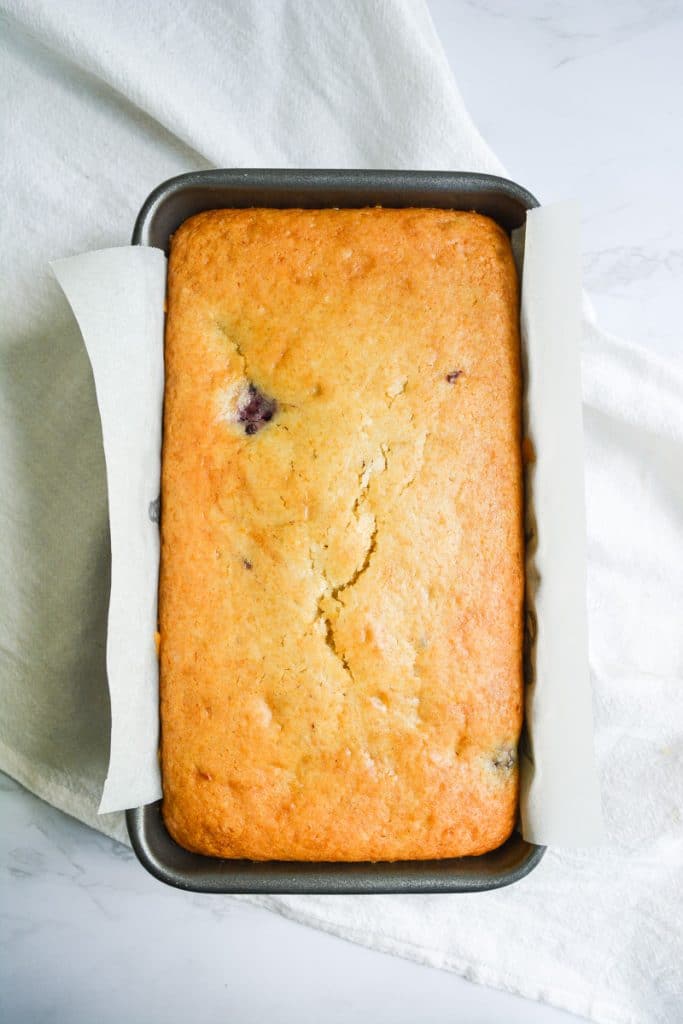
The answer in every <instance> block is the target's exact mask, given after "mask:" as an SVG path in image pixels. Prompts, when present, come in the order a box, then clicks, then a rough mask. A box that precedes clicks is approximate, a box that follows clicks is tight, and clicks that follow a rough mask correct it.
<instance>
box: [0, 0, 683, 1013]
mask: <svg viewBox="0 0 683 1024" xmlns="http://www.w3.org/2000/svg"><path fill="white" fill-rule="evenodd" d="M430 8H431V11H432V15H433V18H434V21H435V24H436V26H437V29H438V31H439V33H440V35H441V38H442V40H443V43H444V47H445V49H446V52H447V55H448V57H449V59H450V61H451V63H452V65H453V67H454V69H456V70H457V78H458V82H459V84H460V87H461V89H462V91H463V93H464V97H465V101H466V103H467V104H468V106H469V108H470V111H471V113H472V115H473V117H474V120H475V122H476V123H477V124H478V126H479V128H480V129H481V131H482V133H483V135H484V136H485V138H486V139H487V141H488V142H489V143H490V144H491V146H492V147H493V148H494V150H495V151H496V152H497V153H498V155H499V156H500V158H501V159H502V160H503V162H504V163H505V165H506V167H507V170H508V173H509V175H510V177H512V178H514V179H516V180H518V181H519V182H521V183H522V184H525V185H526V186H527V187H528V188H530V189H531V191H533V192H535V193H536V195H537V196H538V197H539V198H540V199H541V200H544V201H549V200H553V199H561V198H569V197H572V198H578V199H579V200H580V201H581V203H582V206H583V211H584V216H583V228H584V252H585V262H584V269H585V284H586V287H587V289H588V291H589V293H590V295H591V298H592V300H593V302H594V305H595V306H596V309H597V311H598V314H599V318H600V320H601V322H602V324H603V326H605V327H606V328H607V329H608V330H611V331H613V332H614V333H616V334H620V335H622V336H625V337H627V338H630V339H632V340H633V341H635V342H638V343H639V344H642V345H644V346H647V347H649V348H651V349H652V350H653V351H656V352H659V353H660V354H663V355H666V356H669V357H674V358H677V359H680V350H679V344H678V339H679V333H680V326H679V325H680V323H681V315H682V314H683V292H682V291H681V289H680V284H679V282H680V275H681V271H682V270H683V204H681V203H680V201H679V200H678V196H677V192H676V187H677V185H678V178H679V177H680V168H681V167H682V166H683V136H682V135H681V132H680V126H679V120H680V115H679V114H678V112H677V110H676V104H677V100H676V96H677V95H681V93H682V91H683V90H682V86H683V83H682V82H681V71H680V70H679V54H680V52H681V51H682V50H683V6H681V4H680V3H676V2H671V3H667V2H659V3H654V2H647V0H643V2H635V0H627V2H614V0H611V2H606V3H602V4H595V3H593V2H592V0H573V2H572V3H568V2H560V0H554V2H542V0H522V2H520V3H516V4H511V3H509V2H508V0H470V2H464V0H431V2H430ZM0 820H1V821H2V827H1V828H0V945H1V946H2V953H1V954H0V1017H1V1018H2V1019H3V1020H7V1021H8V1022H12V1024H14V1022H16V1024H30V1022H44V1021H45V1022H49V1021H54V1022H65V1021H69V1022H70V1024H80V1022H86V1021H87V1022H90V1021H92V1020H98V1021H99V1022H100V1024H108V1022H114V1021H117V1022H118V1021H120V1020H122V1019H126V1020H128V1021H130V1022H133V1024H135V1022H138V1021H139V1022H150V1024H153V1022H156V1021H164V1024H175V1022H181V1021H182V1022H185V1021H187V1020H188V1019H190V1020H196V1021H198V1022H200V1024H201V1022H204V1021H214V1020H216V1021H218V1020H225V1019H228V1018H229V1017H231V1018H233V1019H235V1020H237V1021H239V1022H251V1021H262V1020H273V1021H277V1022H287V1021H297V1022H298V1024H306V1022H308V1021H314V1020H315V1021H318V1020H325V1021H327V1022H332V1024H334V1022H341V1021H348V1020H350V1019H352V1018H353V1019H358V1020H368V1021H370V1020H371V1021H373V1022H375V1024H381V1022H384V1021H386V1022H389V1021H392V1022H398V1024H401V1022H408V1021H411V1022H412V1021H417V1020H419V1021H421V1022H424V1024H429V1022H441V1021H444V1022H445V1021H449V1022H451V1021H463V1022H467V1024H489V1022H494V1021H495V1022H498V1021H500V1020H502V1019H505V1020H507V1021H508V1022H509V1024H515V1022H520V1024H521V1022H522V1021H524V1022H529V1024H535V1022H538V1024H560V1022H561V1021H566V1022H569V1021H570V1020H571V1019H576V1018H571V1016H570V1015H568V1014H565V1013H561V1012H559V1011H557V1010H554V1009H552V1008H549V1007H545V1006H542V1005H537V1004H529V1003H526V1002H524V1001H522V1000H520V999H517V998H516V997H514V996H509V995H505V994H503V993H498V992H493V991H490V990H486V989H483V988H478V987H476V986H474V985H471V984H469V983H468V982H467V981H465V980H463V979H461V978H458V977H456V976H454V975H449V974H447V973H445V972H440V971H436V970H432V969H428V968H423V967H419V966H416V965H414V964H411V963H407V962H405V961H402V960H399V959H395V958H393V957H389V956H384V955H382V954H378V953H375V952H372V951H369V950H365V949H362V948H360V947H357V946H354V945H351V944H348V943H345V942H343V941H341V940H338V939H335V938H332V937H330V936H327V935H324V934H321V933H319V932H316V931H313V930H310V929H307V928H304V927H302V926H300V925H298V924H295V923H292V922H289V921H286V920H284V919H282V918H280V917H277V916H276V915H273V914H270V913H269V912H267V911H264V910H261V909H257V908H254V907H252V906H249V905H247V904H245V903H243V902H240V901H239V900H234V899H229V898H223V897H201V896H196V895H189V894H184V893H180V892H177V891H174V890H171V889H166V888H165V887H163V886H161V885H159V884H158V883H155V882H154V881H153V880H152V879H151V878H150V877H148V876H147V875H146V874H145V873H144V872H143V871H142V869H141V868H139V866H138V865H137V863H136V861H135V860H134V858H133V855H132V853H131V852H130V851H129V850H128V849H126V848H123V847H121V846H119V845H117V844H116V843H113V842H112V841H110V840H109V839H107V838H106V837H104V836H101V835H99V834H97V833H95V832H93V831H91V830H90V829H87V828H85V827H84V826H82V825H80V824H78V823H77V822H75V821H72V820H71V819H69V818H67V817H65V816H64V815H62V814H60V813H59V812H57V811H55V810H53V809H52V808H50V807H48V806H47V805H45V804H43V803H42V802H41V801H39V800H37V799H35V798H34V797H32V796H31V795H30V794H28V793H26V792H25V791H23V790H22V789H21V788H20V787H18V786H17V785H16V784H15V783H13V782H12V781H11V780H9V779H7V778H3V777H0ZM190 977H191V978H192V984H191V985H190V984H188V982H187V979H188V978H190Z"/></svg>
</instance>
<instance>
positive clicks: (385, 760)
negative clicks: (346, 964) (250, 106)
mask: <svg viewBox="0 0 683 1024" xmlns="http://www.w3.org/2000/svg"><path fill="white" fill-rule="evenodd" d="M518 318H519V312H518V283H517V279H516V274H515V267H514V263H513V258H512V254H511V249H510V243H509V240H508V238H507V236H506V235H505V233H504V232H503V231H502V230H501V228H499V227H498V226H497V225H496V224H495V223H494V222H493V221H492V220H489V219H488V218H486V217H483V216H480V215H478V214H475V213H462V212H453V211H448V210H431V209H402V210H389V209H380V208H376V209H362V210H336V209H327V210H296V209H287V210H274V209H248V210H214V211H211V212H207V213H201V214H199V215H197V216H195V217H192V218H191V219H190V220H188V221H186V222H185V223H184V224H183V225H182V227H181V228H180V229H179V230H178V232H177V233H176V234H175V236H174V237H173V240H172V246H171V254H170V265H169V276H168V316H167V327H166V390H165V408H164V440H163V470H162V506H161V507H162V513H161V532H162V557H161V579H160V594H159V602H160V604H159V608H160V611H159V616H160V627H159V628H160V634H161V641H160V657H161V737H162V738H161V757H162V777H163V790H164V799H163V815H164V819H165V822H166V825H167V828H168V830H169V832H170V833H171V835H172V836H173V837H174V838H175V839H176V840H177V842H178V843H180V844H181V845H182V846H184V847H186V848H187V849H190V850H194V851H197V852H200V853H203V854H211V855H214V856H218V857H228V858H249V859H253V860H271V859H273V860H307V861H365V860H367V861H378V860H388V861H391V860H412V859H426V858H443V857H457V856H462V855H465V854H480V853H483V852H485V851H487V850H491V849H492V848H495V847H496V846H498V845H500V844H501V843H502V842H503V841H504V840H505V839H506V838H507V836H508V835H509V833H510V832H511V830H512V828H513V826H514V823H515V819H516V812H517V793H518V773H517V742H518V738H519V732H520V726H521V718H522V611H523V589H524V576H523V536H522V472H521V452H520V447H521V446H520V392H521V386H520V356H519V330H518Z"/></svg>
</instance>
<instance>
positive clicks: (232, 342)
mask: <svg viewBox="0 0 683 1024" xmlns="http://www.w3.org/2000/svg"><path fill="white" fill-rule="evenodd" d="M216 327H217V328H218V330H219V331H220V332H221V334H222V335H223V337H224V338H225V340H226V341H227V342H228V343H229V344H230V345H232V347H233V348H234V350H235V354H236V356H237V357H238V359H241V360H242V373H243V374H244V376H245V377H246V378H247V380H251V374H250V373H249V366H248V364H247V357H246V356H245V354H244V352H243V351H242V348H241V346H240V343H239V342H238V341H237V340H236V339H235V336H234V334H233V333H232V332H231V331H229V330H228V328H227V327H226V326H225V324H223V323H221V322H220V321H219V320H217V321H216Z"/></svg>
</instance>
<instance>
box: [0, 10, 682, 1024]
mask: <svg viewBox="0 0 683 1024" xmlns="http://www.w3.org/2000/svg"><path fill="white" fill-rule="evenodd" d="M0 9H2V10H3V12H4V13H3V15H2V33H1V36H2V39H1V41H0V46H1V47H2V61H1V63H0V81H1V82H2V89H3V97H4V103H3V115H2V132H3V138H2V152H3V169H4V175H5V180H4V187H3V199H4V201H5V209H4V210H3V216H2V218H0V252H2V253H3V256H4V260H3V284H4V286H5V297H4V301H3V310H2V324H1V331H2V338H1V341H0V352H1V359H2V369H1V371H0V430H1V432H2V433H1V437H2V443H1V444H0V480H1V485H0V536H1V537H2V540H1V541H0V573H1V578H2V588H1V589H0V602H1V606H0V665H1V666H2V667H1V671H0V701H1V706H2V720H1V721H0V766H1V767H3V768H5V769H6V770H7V771H9V772H10V773H11V774H13V775H14V776H15V777H16V778H18V779H19V780H20V781H22V782H23V783H24V784H25V785H27V786H28V787H30V788H31V789H32V790H33V791H34V792H36V793H38V794H39V795H41V796H43V797H45V798H46V799H48V800H50V801H51V802H53V803H55V804H56V805H57V806H59V807H61V808H63V809H64V810H66V811H68V812H69V813H71V814H74V815H76V816H77V817H79V818H81V819H82V820H83V821H86V822H88V823H89V824H91V825H93V826H94V827H96V828H101V829H102V830H104V831H106V832H108V833H109V834H110V835H115V836H116V837H117V838H120V839H124V838H125V835H124V830H123V825H122V820H121V817H120V816H117V815H112V816H107V817H105V818H98V817H97V815H96V807H97V803H98V800H99V796H100V793H101V788H102V783H103V781H104V776H105V772H106V763H107V754H108V750H107V746H108V735H109V711H108V703H107V700H108V698H107V687H106V680H105V674H104V643H105V637H104V628H105V621H106V610H107V594H108V585H109V578H108V574H109V569H108V544H109V540H108V532H107V509H106V485H105V476H104V465H103V456H102V447H101V435H100V427H99V421H98V414H97V406H96V403H95V395H94V388H93V383H92V376H91V372H90V368H89V364H88V360H87V357H86V355H85V351H84V349H83V346H82V343H81V340H80V337H79V334H78V330H77V328H76V326H75V322H74V320H73V318H72V315H71V313H70V312H69V309H68V307H67V305H66V302H65V300H64V298H63V297H62V295H61V293H60V292H59V289H58V287H57V285H56V282H55V281H54V280H53V279H52V278H51V276H50V274H49V271H48V267H47V263H48V261H49V260H50V259H54V258H57V257H60V256H67V255H69V254H71V253H75V252H81V251H85V250H89V249H98V248H105V247H108V246H112V245H121V244H125V243H126V242H127V241H128V238H129V235H130V231H131V228H132V224H133V220H134V217H135V214H136V212H137V209H138V208H139V206H140V204H141V202H142V200H143V199H144V197H145V196H146V195H147V193H148V192H149V191H150V190H151V189H152V188H153V187H154V185H156V184H157V183H158V182H159V181H161V180H163V179H164V178H167V177H169V176H171V175H173V174H176V173H179V172H181V171H185V170H191V169H195V168H202V167H207V166H212V165H218V166H249V165H260V166H320V167H324V166H327V167H330V166H339V167H352V166H358V167H416V168H435V169H440V168H443V169H469V170H484V171H492V172H494V173H495V172H498V173H499V172H500V171H501V168H500V165H499V163H498V161H497V160H496V159H495V157H494V156H493V155H492V154H491V152H490V151H489V150H488V149H487V147H486V146H485V144H484V143H483V141H482V139H481V138H480V136H479V135H478V133H477V132H476V130H475V128H474V127H473V125H472V123H471V121H470V119H469V117H468V115H467V113H466V111H465V109H464V107H463V104H462V100H461V98H460V96H459V93H458V91H457V88H456V86H455V83H454V82H453V80H452V78H451V76H450V72H449V70H448V66H447V62H446V60H445V57H444V55H443V53H442V51H441V49H440V47H439V44H438V41H437V39H436V37H435V34H434V31H433V28H432V26H431V23H430V20H429V16H428V14H427V12H426V10H425V7H424V5H423V3H422V2H416V0H403V2H400V0H394V2H372V3H371V2H369V0H367V2H363V0H348V2H345V3H340V4H331V3H330V4H328V3H322V2H318V3H304V2H296V0H290V2H280V0H269V2H267V3H257V2H254V3H240V2H233V3H232V4H225V3H219V2H215V3H211V2H208V0H201V2H197V3H193V4H188V3H186V2H185V0H182V2H181V0H165V2H162V3H159V4H150V5H145V4H141V3H138V2H137V0H127V2H120V3H117V4H108V3H105V2H104V0H102V2H97V0H95V2H93V0H80V2H76V0H61V2H60V3H59V4H54V3H51V2H50V0H32V2H24V3H20V2H14V0H4V3H2V5H0ZM484 59H485V55H482V60H484ZM522 184H525V185H527V186H528V187H530V188H531V189H532V191H533V188H534V182H533V181H527V182H523V183H522ZM541 198H542V197H541ZM583 376H584V398H585V406H584V420H585V434H586V474H587V480H586V482H587V501H588V540H589V565H588V587H589V595H588V598H589V617H590V661H591V674H592V679H593V684H594V690H595V716H596V727H597V754H598V760H599V765H600V771H601V778H602V786H603V797H604V808H605V816H606V821H607V827H608V830H609V834H610V839H611V845H610V846H609V847H608V848H607V849H602V850H600V851H597V852H589V851H582V850H571V851H569V850H567V851H552V852H549V853H548V854H547V855H546V858H545V860H544V861H543V862H542V864H541V866H540V867H539V868H538V869H537V870H536V871H535V872H534V873H533V874H532V875H531V876H529V877H528V878H527V879H525V880H524V881H522V882H521V883H519V884H518V885H517V886H514V887H512V888H510V889H507V890H502V891H499V892H493V893H487V894H481V895H474V896H451V897H446V896H424V897H398V896H396V897H388V896H377V897H359V898H353V897H345V898H340V897H299V898H295V897H286V898H285V897H283V898H274V897H273V898H269V899H264V900H261V901H260V902H262V903H265V904H266V905H267V906H269V907H271V908H272V909H274V910H277V911H278V912H280V913H283V914H286V915H288V916H291V917H294V918H296V919H297V920H302V921H306V922H308V923H310V924H314V925H316V926H317V927H320V928H324V929H326V930H328V931H331V932H333V933H335V934H339V935H343V936H345V937H347V938H350V939H353V940H355V941H358V942H362V943H365V944H367V945H371V946H374V947H376V948H380V949H383V950H387V951H390V952H394V953H398V954H401V955H404V956H407V957H411V958H413V959H416V960H420V961H424V962H426V963H430V964H434V965H437V966H441V967H445V968H448V969H451V970H455V971H458V972H460V973H462V974H464V975H466V976H467V977H469V978H471V979H473V980H476V981H480V982H483V983H486V984H490V985H495V986H498V987H501V988H506V989H509V990H511V991H515V992H520V993H522V994H524V995H527V996H529V997H532V998H536V999H545V1000H548V1001H549V1002H552V1003H554V1004H556V1005H558V1006H563V1007H566V1008H567V1009H570V1010H573V1011H574V1012H576V1013H580V1014H583V1015H585V1016H587V1017H592V1018H593V1019H594V1020H596V1021H610V1022H624V1024H626V1022H629V1024H630V1022H634V1024H635V1022H643V1021H647V1022H650V1021H652V1022H672V1024H673V1022H674V1021H675V1022H678V1021H680V1020H681V1018H682V1017H683V982H682V980H681V971H680V964H681V963H683V949H682V948H681V930H680V922H681V920H682V919H683V895H682V893H683V877H682V869H681V864H682V861H683V825H682V822H681V776H682V768H681V760H682V758H683V739H682V737H681V721H682V720H683V686H682V684H683V642H682V639H681V637H682V634H683V631H682V629H681V608H682V606H683V474H682V473H681V465H682V464H683V462H682V460H683V380H682V374H681V368H680V366H672V365H666V364H664V363H663V362H661V361H659V360H657V359H656V358H654V357H653V356H651V355H649V354H646V353H645V352H643V351H641V350H639V349H637V348H635V347H633V346H631V345H627V344H624V343H621V342H618V341H617V340H615V339H612V338H608V337H606V336H605V335H604V334H603V333H601V332H600V331H599V330H598V329H597V328H596V327H595V325H594V324H593V323H592V322H591V321H590V320H589V319H587V320H586V323H585V330H584V348H583ZM216 907H217V909H218V910H219V909H220V901H219V900H216Z"/></svg>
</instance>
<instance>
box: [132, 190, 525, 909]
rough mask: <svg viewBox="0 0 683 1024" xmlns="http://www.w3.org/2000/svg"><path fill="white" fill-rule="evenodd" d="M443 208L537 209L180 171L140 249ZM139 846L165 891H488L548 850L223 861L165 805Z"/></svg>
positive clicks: (474, 193)
mask: <svg viewBox="0 0 683 1024" xmlns="http://www.w3.org/2000/svg"><path fill="white" fill-rule="evenodd" d="M250 206H270V207H280V208H281V207H288V206H289V207H304V208H306V207H308V208H311V209H316V208H321V207H363V206H387V207H405V206H420V207H442V208H445V209H454V210H476V211H477V212H478V213H483V214H487V215H488V216H489V217H492V218H493V219H494V220H495V221H497V222H498V223H499V224H500V225H501V226H502V227H503V228H504V229H505V230H506V231H511V230H512V229H513V228H517V227H520V226H521V225H522V224H524V221H525V217H526V211H527V210H529V209H532V208H533V207H535V206H538V203H537V201H536V200H535V199H534V197H533V196H532V195H531V194H530V193H529V192H527V191H526V189H524V188H521V187H520V186H519V185H516V184H514V182H511V181H507V180H505V179H504V178H496V177H493V176H491V175H488V174H467V173H459V172H445V171H444V172H432V171H344V170H329V171H280V170H217V171H199V172H197V173H193V174H183V175H180V177H177V178H172V179H171V180H170V181H167V182H165V183H164V184H162V185H159V187H158V188H156V189H155V190H154V191H153V192H152V193H151V195H150V196H149V198H148V199H147V200H146V202H145V203H144V205H143V207H142V209H141V211H140V214H139V216H138V219H137V222H136V224H135V230H134V232H133V244H134V245H151V246H156V247H158V248H160V249H164V250H165V251H168V246H169V240H170V237H171V235H172V234H173V232H174V231H176V230H177V228H178V227H179V226H180V225H181V224H182V223H183V221H185V220H187V218H188V217H191V216H193V214H195V213H200V212H201V211H202V210H214V209H219V208H222V207H250ZM126 817H127V823H128V832H129V834H130V839H131V843H132V845H133V849H134V850H135V853H136V855H137V857H138V859H139V860H140V862H141V863H142V864H143V865H144V866H145V867H146V868H147V870H148V871H149V872H150V873H151V874H152V875H154V876H155V877H156V878H158V879H160V880H161V881H162V882H166V883H167V884H168V885H172V886H176V887H177V888H179V889H187V890H191V891H194V892H214V893H330V894H342V893H427V892H451V893H454V892H482V891H484V890H487V889H497V888H500V887H501V886H504V885H510V884H511V883H512V882H516V881H518V879H520V878H523V877H524V875H527V874H528V873H529V872H530V871H531V870H532V869H533V868H535V867H536V865H537V864H538V863H539V861H540V860H541V858H542V856H543V854H544V852H545V848H544V847H542V846H535V845H533V844H532V843H528V842H526V841H525V840H524V839H523V838H522V836H521V835H520V834H519V832H517V831H515V832H514V833H513V834H512V835H511V836H510V838H509V839H508V840H507V842H505V843H504V844H503V845H502V846H501V847H499V848H498V849H497V850H493V851H492V852H491V853H486V854H483V855H482V856H480V857H458V858H454V859H450V860H438V861H399V862H396V863H375V864H372V863H360V864H339V863H335V864H326V863H303V862H284V861H265V862H252V861H244V860H220V859H218V858H215V857H204V856H202V855H200V854H195V853H189V852H188V851H187V850H184V849H182V847H180V846H178V844H177V843H175V842H174V840H173V839H171V837H170V835H169V834H168V832H167V831H166V828H165V826H164V821H163V818H162V815H161V804H160V802H157V803H153V804H148V805H147V806H145V807H137V808H134V809H133V810H129V811H128V812H127V816H126Z"/></svg>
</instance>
